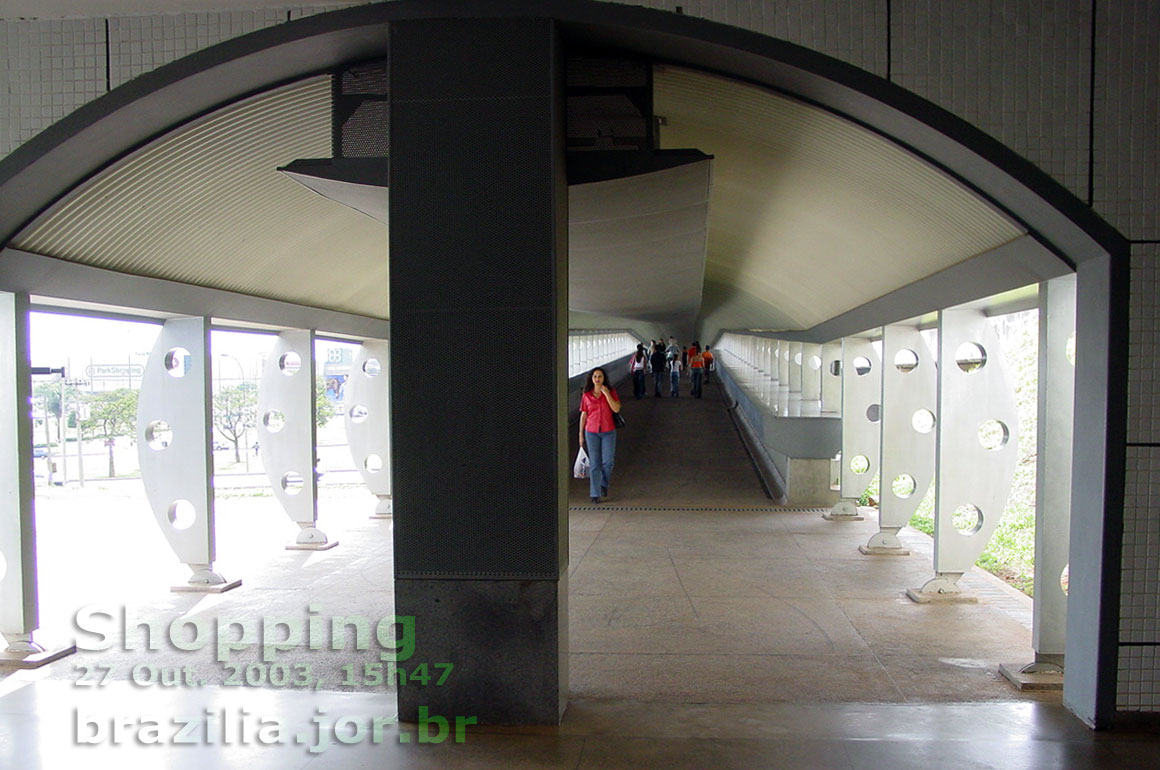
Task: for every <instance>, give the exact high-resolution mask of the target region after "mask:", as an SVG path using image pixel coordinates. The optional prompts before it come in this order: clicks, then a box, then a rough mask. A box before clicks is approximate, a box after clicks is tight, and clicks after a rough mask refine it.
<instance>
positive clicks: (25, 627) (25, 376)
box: [0, 292, 39, 648]
mask: <svg viewBox="0 0 1160 770" xmlns="http://www.w3.org/2000/svg"><path fill="white" fill-rule="evenodd" d="M28 356H29V339H28V295H27V294H9V293H8V292H0V381H2V383H3V386H2V387H0V393H3V394H4V395H3V397H2V399H0V434H2V437H0V634H3V635H4V636H5V638H7V640H8V642H9V643H11V642H12V641H14V640H16V639H19V638H22V637H24V636H25V635H27V634H31V633H32V632H33V631H35V630H36V627H37V624H38V622H39V619H38V617H37V594H36V526H35V524H34V516H35V514H34V512H33V494H34V492H33V486H32V482H33V474H32V419H31V417H30V416H29V412H30V407H29V399H30V398H31V397H32V370H31V368H30V367H31V364H30V363H29V358H28ZM0 648H2V645H0Z"/></svg>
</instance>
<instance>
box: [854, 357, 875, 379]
mask: <svg viewBox="0 0 1160 770" xmlns="http://www.w3.org/2000/svg"><path fill="white" fill-rule="evenodd" d="M850 363H852V364H854V374H856V375H858V376H859V377H861V376H862V375H864V374H869V373H870V369H871V368H873V367H872V365H871V364H870V359H869V358H867V357H866V356H858V357H857V358H855V359H854V360H853V361H851V362H850Z"/></svg>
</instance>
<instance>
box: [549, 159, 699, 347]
mask: <svg viewBox="0 0 1160 770" xmlns="http://www.w3.org/2000/svg"><path fill="white" fill-rule="evenodd" d="M711 164H712V161H708V160H703V161H699V162H697V163H690V164H688V165H685V166H679V167H677V168H670V169H666V170H664V171H655V172H653V173H650V174H639V175H637V176H630V177H626V178H624V179H613V180H609V181H604V182H593V183H591V184H581V185H573V186H571V187H569V188H568V304H569V306H570V309H571V310H578V311H582V312H588V313H615V314H617V315H620V316H624V317H627V318H636V319H641V320H648V321H665V322H670V323H680V324H682V325H686V326H687V325H691V324H692V323H693V321H694V320H695V319H696V317H697V311H698V310H699V309H700V307H701V288H702V285H703V283H704V277H705V235H706V228H707V222H708V214H709V212H708V207H709V189H710V176H711V174H710V172H711V169H712V165H711Z"/></svg>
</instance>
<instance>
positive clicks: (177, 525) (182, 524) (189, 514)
mask: <svg viewBox="0 0 1160 770" xmlns="http://www.w3.org/2000/svg"><path fill="white" fill-rule="evenodd" d="M196 519H197V509H196V508H194V507H193V503H191V502H189V501H188V500H175V501H174V502H173V503H172V504H171V505H170V506H169V523H170V524H172V525H173V528H174V529H189V528H190V527H192V526H193V522H194V521H195V520H196Z"/></svg>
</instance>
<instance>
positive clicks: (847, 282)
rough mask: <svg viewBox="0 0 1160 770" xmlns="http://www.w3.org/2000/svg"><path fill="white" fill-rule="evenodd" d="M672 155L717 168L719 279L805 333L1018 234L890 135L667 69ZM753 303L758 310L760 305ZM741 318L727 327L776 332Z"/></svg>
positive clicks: (666, 143) (711, 275)
mask: <svg viewBox="0 0 1160 770" xmlns="http://www.w3.org/2000/svg"><path fill="white" fill-rule="evenodd" d="M654 109H655V111H656V114H657V115H658V116H661V117H663V118H664V122H665V125H663V126H662V127H661V129H660V138H661V142H662V147H664V148H681V147H695V148H697V149H698V150H701V151H702V152H706V153H709V154H710V155H713V156H714V158H715V161H714V166H713V191H712V195H711V197H710V212H711V214H710V218H709V241H708V257H707V264H706V277H707V279H708V280H710V281H712V282H714V283H717V284H721V285H723V286H725V287H730V286H731V287H735V288H737V289H739V290H744V291H745V292H747V293H748V294H750V295H753V296H755V297H757V298H758V299H759V300H761V301H763V302H765V303H767V304H769V305H772V306H773V307H774V308H776V309H777V310H778V311H779V312H780V313H781V314H782V315H783V316H784V318H785V319H786V320H787V321H788V323H789V325H790V326H789V328H797V329H805V328H809V327H811V326H814V325H815V324H818V323H821V322H822V321H825V320H828V319H830V318H833V317H834V316H836V315H838V314H840V313H843V312H845V311H847V310H851V309H853V308H855V307H858V306H860V305H862V304H864V303H866V302H868V301H870V300H873V299H875V298H877V297H880V296H882V295H884V294H887V293H889V292H890V291H893V290H894V289H897V288H900V287H902V286H905V285H907V284H909V283H912V282H913V281H915V280H918V279H920V278H925V277H927V276H929V275H933V274H934V273H936V272H938V271H940V270H943V269H945V268H948V267H951V266H952V265H955V264H957V263H959V262H962V261H963V260H966V259H969V258H970V257H973V256H975V255H977V254H981V253H983V252H985V251H988V250H990V249H993V248H995V247H997V246H1000V245H1002V244H1004V243H1007V242H1009V241H1011V240H1014V239H1015V238H1017V237H1019V236H1020V235H1021V234H1022V233H1023V232H1024V231H1023V230H1022V229H1021V228H1019V227H1018V226H1016V225H1015V223H1013V222H1011V221H1010V220H1009V219H1008V218H1007V217H1005V216H1003V215H1002V214H1000V213H999V212H998V211H997V210H995V209H994V208H993V207H991V206H990V205H989V204H987V203H986V202H985V201H983V200H982V199H981V198H979V197H978V196H977V195H976V194H975V193H973V192H972V191H970V190H968V189H966V188H965V187H963V186H962V185H960V184H959V183H958V182H956V181H955V180H954V179H952V178H950V177H949V176H947V175H946V174H945V173H943V172H941V171H939V170H938V169H936V168H934V167H932V166H931V165H930V164H928V163H926V162H925V161H923V160H922V159H920V158H918V157H916V156H914V155H912V154H910V153H908V152H907V151H905V150H903V149H902V148H900V147H899V146H897V145H896V144H894V143H892V142H890V141H888V140H887V139H884V138H883V137H881V136H879V135H878V134H876V133H874V132H872V131H869V130H867V129H866V128H863V127H862V126H859V125H857V124H855V123H853V122H851V121H848V120H845V119H843V118H841V117H838V116H836V115H834V114H832V113H830V112H827V111H825V110H822V109H820V108H817V107H813V106H811V105H808V104H805V103H803V102H799V101H796V100H794V99H790V98H788V97H786V96H783V95H781V94H777V93H774V92H772V91H769V90H767V89H763V88H759V87H756V86H751V85H747V84H744V83H739V82H737V81H732V80H727V79H725V78H721V77H717V76H714V75H710V74H706V73H704V72H698V71H693V70H687V69H681V68H677V67H662V66H658V67H656V68H655V69H654ZM750 304H752V303H750ZM769 322H770V321H769V319H765V320H763V319H760V318H747V317H744V316H737V317H735V318H734V319H732V322H726V325H727V326H729V325H731V326H737V327H754V326H760V327H763V326H768V325H769Z"/></svg>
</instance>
